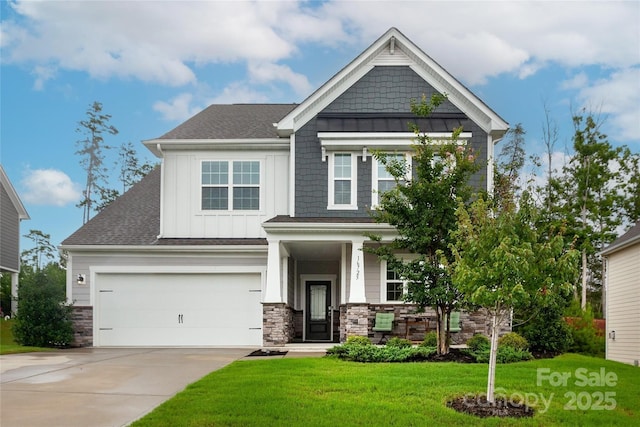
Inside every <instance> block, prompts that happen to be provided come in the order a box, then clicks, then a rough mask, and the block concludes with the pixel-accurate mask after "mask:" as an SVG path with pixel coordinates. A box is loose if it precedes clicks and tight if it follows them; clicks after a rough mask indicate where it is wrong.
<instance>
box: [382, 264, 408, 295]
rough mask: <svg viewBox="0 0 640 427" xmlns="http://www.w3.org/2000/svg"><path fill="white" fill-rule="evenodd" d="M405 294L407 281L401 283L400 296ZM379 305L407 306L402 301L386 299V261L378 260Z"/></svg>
mask: <svg viewBox="0 0 640 427" xmlns="http://www.w3.org/2000/svg"><path fill="white" fill-rule="evenodd" d="M406 294H407V281H406V280H403V281H402V295H406ZM380 303H381V304H407V302H406V301H403V300H388V299H387V260H384V259H383V260H380Z"/></svg>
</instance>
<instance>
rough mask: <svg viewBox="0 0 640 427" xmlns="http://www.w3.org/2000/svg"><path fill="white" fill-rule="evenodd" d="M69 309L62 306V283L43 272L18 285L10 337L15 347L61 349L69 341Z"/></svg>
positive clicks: (71, 334)
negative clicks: (16, 305)
mask: <svg viewBox="0 0 640 427" xmlns="http://www.w3.org/2000/svg"><path fill="white" fill-rule="evenodd" d="M71 310H72V308H71V306H70V305H68V304H67V303H66V296H65V288H64V282H63V283H57V282H56V281H55V280H53V279H52V278H50V277H49V276H48V275H47V274H45V273H44V272H37V273H34V274H33V275H30V276H29V277H26V278H25V279H24V280H23V281H22V282H20V285H19V289H18V313H17V315H16V316H15V323H14V324H13V337H14V339H15V341H16V342H17V343H18V344H21V345H26V346H34V347H65V346H67V345H69V344H70V343H71V341H72V340H73V326H72V323H71Z"/></svg>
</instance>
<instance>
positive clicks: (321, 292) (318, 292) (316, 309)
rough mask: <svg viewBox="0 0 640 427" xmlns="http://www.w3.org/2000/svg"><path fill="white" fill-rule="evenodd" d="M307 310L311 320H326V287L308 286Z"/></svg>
mask: <svg viewBox="0 0 640 427" xmlns="http://www.w3.org/2000/svg"><path fill="white" fill-rule="evenodd" d="M309 298H310V299H311V301H309V309H310V311H311V313H310V314H311V316H310V317H311V320H325V319H326V318H327V287H326V286H325V285H309Z"/></svg>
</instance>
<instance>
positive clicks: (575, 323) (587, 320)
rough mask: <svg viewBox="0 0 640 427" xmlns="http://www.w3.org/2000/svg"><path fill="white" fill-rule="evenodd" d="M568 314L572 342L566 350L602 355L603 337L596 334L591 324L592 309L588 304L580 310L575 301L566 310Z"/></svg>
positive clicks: (589, 354)
mask: <svg viewBox="0 0 640 427" xmlns="http://www.w3.org/2000/svg"><path fill="white" fill-rule="evenodd" d="M567 314H568V315H569V316H570V321H569V331H570V333H571V338H572V341H573V343H572V344H571V345H570V346H569V348H568V351H570V352H572V353H580V354H584V355H586V356H594V357H604V354H605V337H602V336H598V333H597V329H596V327H595V326H594V324H593V319H594V316H593V310H592V309H591V306H590V305H587V307H586V309H584V310H582V309H581V308H580V306H578V304H577V303H573V304H572V305H571V307H569V309H568V310H567Z"/></svg>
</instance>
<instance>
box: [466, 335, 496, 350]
mask: <svg viewBox="0 0 640 427" xmlns="http://www.w3.org/2000/svg"><path fill="white" fill-rule="evenodd" d="M467 347H468V348H469V350H471V351H474V352H475V351H484V350H489V348H490V347H491V341H489V338H487V337H486V336H485V335H483V334H475V335H474V336H472V337H471V338H469V339H468V340H467Z"/></svg>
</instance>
